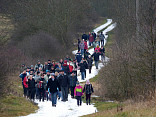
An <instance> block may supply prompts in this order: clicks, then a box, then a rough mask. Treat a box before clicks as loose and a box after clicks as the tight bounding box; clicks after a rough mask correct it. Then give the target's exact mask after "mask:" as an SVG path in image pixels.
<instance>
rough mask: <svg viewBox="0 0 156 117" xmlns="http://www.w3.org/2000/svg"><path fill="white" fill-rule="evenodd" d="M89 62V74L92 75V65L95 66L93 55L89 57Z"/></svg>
mask: <svg viewBox="0 0 156 117" xmlns="http://www.w3.org/2000/svg"><path fill="white" fill-rule="evenodd" d="M87 62H88V69H89V74H91V70H92V64H93V59H92V57H91V55H89V57H88V59H87Z"/></svg>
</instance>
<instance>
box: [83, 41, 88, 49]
mask: <svg viewBox="0 0 156 117" xmlns="http://www.w3.org/2000/svg"><path fill="white" fill-rule="evenodd" d="M84 49H86V50H87V49H88V45H87V42H86V41H85V42H84Z"/></svg>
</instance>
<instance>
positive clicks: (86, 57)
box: [84, 50, 90, 60]
mask: <svg viewBox="0 0 156 117" xmlns="http://www.w3.org/2000/svg"><path fill="white" fill-rule="evenodd" d="M89 55H90V53H89V52H88V50H86V52H85V53H84V58H85V59H86V60H87V59H88V56H89Z"/></svg>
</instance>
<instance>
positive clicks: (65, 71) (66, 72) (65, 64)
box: [63, 60, 70, 76]
mask: <svg viewBox="0 0 156 117" xmlns="http://www.w3.org/2000/svg"><path fill="white" fill-rule="evenodd" d="M63 70H64V73H65V74H66V75H67V76H68V75H69V74H70V70H69V66H68V65H67V60H65V61H64V64H63Z"/></svg>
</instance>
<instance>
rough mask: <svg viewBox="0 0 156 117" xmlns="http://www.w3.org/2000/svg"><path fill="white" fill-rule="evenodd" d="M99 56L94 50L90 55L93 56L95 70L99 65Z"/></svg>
mask: <svg viewBox="0 0 156 117" xmlns="http://www.w3.org/2000/svg"><path fill="white" fill-rule="evenodd" d="M100 55H101V54H100V53H99V52H98V50H96V52H94V53H93V54H92V57H93V56H94V61H95V66H96V69H98V64H99V56H100Z"/></svg>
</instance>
